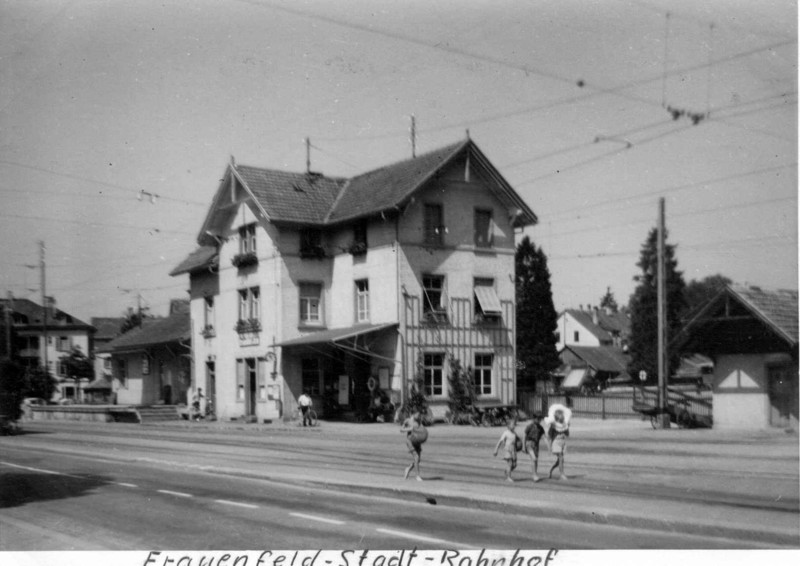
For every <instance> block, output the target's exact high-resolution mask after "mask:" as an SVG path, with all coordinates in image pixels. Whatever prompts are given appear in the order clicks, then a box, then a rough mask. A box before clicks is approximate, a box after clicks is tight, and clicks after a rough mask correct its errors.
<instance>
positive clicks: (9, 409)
mask: <svg viewBox="0 0 800 566" xmlns="http://www.w3.org/2000/svg"><path fill="white" fill-rule="evenodd" d="M24 398H25V372H24V369H23V368H22V366H20V365H19V364H18V363H17V362H16V361H14V360H11V359H9V358H5V359H2V360H0V415H5V416H6V417H7V418H8V419H9V420H11V421H16V420H17V419H19V417H20V416H21V415H22V408H21V406H20V405H21V404H22V400H23V399H24Z"/></svg>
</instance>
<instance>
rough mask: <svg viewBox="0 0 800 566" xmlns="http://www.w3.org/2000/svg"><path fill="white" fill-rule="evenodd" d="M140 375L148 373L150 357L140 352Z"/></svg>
mask: <svg viewBox="0 0 800 566" xmlns="http://www.w3.org/2000/svg"><path fill="white" fill-rule="evenodd" d="M142 375H150V358H148V357H147V354H142Z"/></svg>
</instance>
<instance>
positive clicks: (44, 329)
mask: <svg viewBox="0 0 800 566" xmlns="http://www.w3.org/2000/svg"><path fill="white" fill-rule="evenodd" d="M39 267H40V268H41V270H42V313H43V316H42V340H43V341H44V344H43V345H42V346H43V350H44V371H45V372H47V374H48V375H49V374H50V368H49V367H48V360H47V287H46V285H45V274H44V271H45V270H44V240H40V241H39Z"/></svg>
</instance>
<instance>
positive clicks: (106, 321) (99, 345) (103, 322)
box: [92, 316, 125, 384]
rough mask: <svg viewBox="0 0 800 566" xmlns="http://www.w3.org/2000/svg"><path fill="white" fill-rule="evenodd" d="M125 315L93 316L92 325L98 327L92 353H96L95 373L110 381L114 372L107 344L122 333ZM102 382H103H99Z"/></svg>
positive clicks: (98, 376)
mask: <svg viewBox="0 0 800 566" xmlns="http://www.w3.org/2000/svg"><path fill="white" fill-rule="evenodd" d="M124 322H125V318H124V317H112V318H108V317H94V316H93V317H92V326H94V327H95V328H96V329H97V332H95V334H94V339H93V340H92V353H93V354H94V374H95V376H97V378H98V379H99V378H105V380H106V381H108V382H109V383H110V382H111V378H112V375H113V372H112V371H111V353H110V352H106V351H105V347H106V345H107V344H108V343H109V342H111V341H112V340H113V339H114V338H116V337H117V336H119V335H120V334H121V329H122V325H123V323H124ZM98 383H100V384H102V382H98Z"/></svg>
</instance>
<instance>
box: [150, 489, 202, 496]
mask: <svg viewBox="0 0 800 566" xmlns="http://www.w3.org/2000/svg"><path fill="white" fill-rule="evenodd" d="M156 491H157V492H158V493H166V494H167V495H175V496H176V497H194V495H192V494H191V493H181V492H180V491H170V490H168V489H157V490H156Z"/></svg>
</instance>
